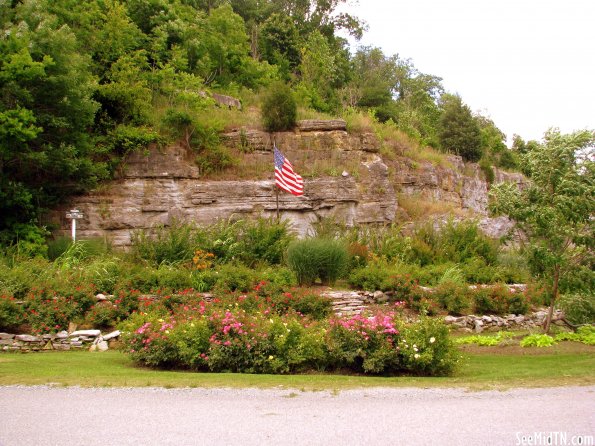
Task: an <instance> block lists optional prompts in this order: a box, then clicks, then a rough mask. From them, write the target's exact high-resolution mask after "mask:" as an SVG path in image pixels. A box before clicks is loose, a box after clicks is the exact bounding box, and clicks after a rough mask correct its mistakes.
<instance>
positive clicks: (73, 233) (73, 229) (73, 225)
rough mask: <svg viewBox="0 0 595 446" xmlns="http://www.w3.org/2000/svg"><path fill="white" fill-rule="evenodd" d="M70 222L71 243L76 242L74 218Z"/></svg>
mask: <svg viewBox="0 0 595 446" xmlns="http://www.w3.org/2000/svg"><path fill="white" fill-rule="evenodd" d="M70 221H71V222H72V243H75V242H76V218H73V219H72V220H70Z"/></svg>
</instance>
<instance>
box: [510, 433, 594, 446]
mask: <svg viewBox="0 0 595 446" xmlns="http://www.w3.org/2000/svg"><path fill="white" fill-rule="evenodd" d="M594 441H595V440H594V439H593V435H570V434H568V433H567V432H554V431H552V432H531V433H523V432H517V433H516V443H515V444H516V445H517V446H541V445H547V446H594V445H595V443H594Z"/></svg>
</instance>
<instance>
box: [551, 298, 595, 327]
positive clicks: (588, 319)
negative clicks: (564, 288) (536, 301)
mask: <svg viewBox="0 0 595 446" xmlns="http://www.w3.org/2000/svg"><path fill="white" fill-rule="evenodd" d="M558 305H559V306H560V308H561V309H562V310H563V311H564V314H565V315H566V318H567V319H568V320H569V321H570V322H571V323H573V324H576V325H581V324H593V323H595V295H593V294H565V295H563V296H562V297H561V299H560V301H559V302H558Z"/></svg>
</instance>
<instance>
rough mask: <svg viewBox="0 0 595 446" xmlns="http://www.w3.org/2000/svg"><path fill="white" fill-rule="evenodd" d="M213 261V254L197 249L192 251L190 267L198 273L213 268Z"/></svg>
mask: <svg viewBox="0 0 595 446" xmlns="http://www.w3.org/2000/svg"><path fill="white" fill-rule="evenodd" d="M214 260H215V254H213V253H212V252H207V251H203V250H202V249H197V250H196V251H194V257H192V267H193V268H194V269H196V270H199V271H202V270H205V269H209V268H211V267H212V266H213V262H214Z"/></svg>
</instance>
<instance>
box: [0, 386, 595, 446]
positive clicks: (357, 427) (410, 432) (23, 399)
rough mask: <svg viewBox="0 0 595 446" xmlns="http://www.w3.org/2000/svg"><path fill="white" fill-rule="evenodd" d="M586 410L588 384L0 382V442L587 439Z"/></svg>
mask: <svg viewBox="0 0 595 446" xmlns="http://www.w3.org/2000/svg"><path fill="white" fill-rule="evenodd" d="M594 414H595V386H591V387H569V388H551V389H516V390H510V391H505V392H501V391H488V392H465V391H464V390H455V389H414V388H407V389H379V388H377V389H365V390H363V389H362V390H350V391H343V392H341V393H339V394H333V393H330V392H300V391H291V390H257V389H242V390H237V389H170V390H168V389H156V388H134V389H131V388H125V389H110V388H91V389H88V388H77V387H72V388H59V387H45V386H39V387H22V386H10V387H0V445H1V446H13V445H19V446H26V445H87V446H91V445H135V446H136V445H389V444H390V445H422V444H423V445H425V444H428V445H520V444H524V445H528V444H554V445H555V444H572V443H571V441H572V440H573V439H574V440H576V438H574V437H575V436H591V437H590V439H589V438H585V437H581V438H582V440H583V443H582V444H593V443H592V440H593V437H592V436H593V435H595V415H594ZM536 433H537V434H536ZM547 435H551V439H552V440H553V441H552V442H550V443H547V438H546V436H547ZM564 435H565V436H566V437H565V438H566V443H564V442H562V441H563V440H564V437H563V436H564ZM529 436H531V437H532V439H530V438H529ZM539 436H541V438H542V440H539V438H538V437H539ZM523 437H525V439H523ZM536 440H539V441H542V442H540V443H536V442H535V441H536ZM585 440H586V441H585ZM589 440H591V443H589Z"/></svg>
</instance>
